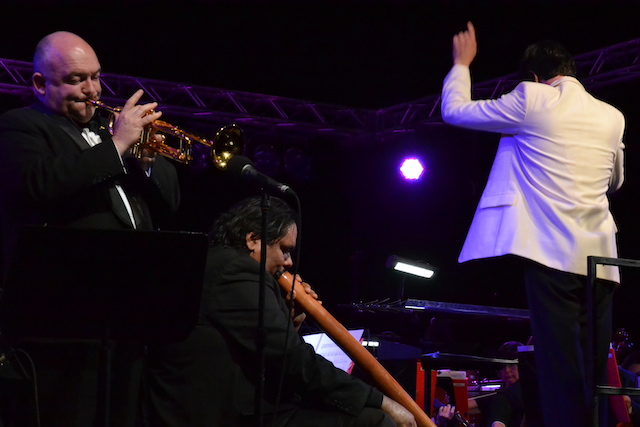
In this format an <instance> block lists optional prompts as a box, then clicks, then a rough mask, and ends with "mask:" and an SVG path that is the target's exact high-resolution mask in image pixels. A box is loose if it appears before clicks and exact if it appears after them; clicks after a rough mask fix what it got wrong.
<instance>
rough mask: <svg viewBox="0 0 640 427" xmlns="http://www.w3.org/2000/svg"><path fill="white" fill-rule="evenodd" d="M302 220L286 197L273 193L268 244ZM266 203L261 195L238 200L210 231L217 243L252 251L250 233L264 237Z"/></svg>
mask: <svg viewBox="0 0 640 427" xmlns="http://www.w3.org/2000/svg"><path fill="white" fill-rule="evenodd" d="M297 222H298V214H297V213H296V212H295V211H294V210H293V209H291V208H290V207H289V205H287V203H286V202H284V201H283V200H282V199H279V198H277V197H271V198H270V199H269V209H268V210H267V237H266V239H267V244H268V245H272V244H274V243H276V242H277V241H278V240H280V239H282V238H283V237H284V236H285V235H286V234H287V232H288V231H289V228H290V227H291V226H292V225H293V224H296V223H297ZM261 228H262V206H261V198H260V197H250V198H247V199H244V200H241V201H240V202H238V203H236V204H235V205H233V206H232V207H231V209H229V210H228V211H227V212H225V213H223V214H222V215H220V216H219V217H218V219H217V220H216V221H215V223H214V225H213V230H212V231H211V233H210V237H211V241H212V243H213V244H214V245H217V246H230V247H233V248H236V249H240V250H243V251H245V252H248V251H249V249H248V248H247V244H246V236H247V234H248V233H253V234H255V236H256V238H258V239H262V236H261Z"/></svg>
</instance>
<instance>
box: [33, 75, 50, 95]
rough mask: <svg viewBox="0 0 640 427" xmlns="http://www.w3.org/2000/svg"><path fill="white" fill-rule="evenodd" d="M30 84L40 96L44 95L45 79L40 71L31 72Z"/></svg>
mask: <svg viewBox="0 0 640 427" xmlns="http://www.w3.org/2000/svg"><path fill="white" fill-rule="evenodd" d="M31 84H32V86H33V89H34V90H35V91H36V92H37V93H38V94H39V95H41V96H44V95H45V92H46V89H45V79H44V76H43V75H42V73H33V76H31Z"/></svg>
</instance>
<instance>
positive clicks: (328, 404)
mask: <svg viewBox="0 0 640 427" xmlns="http://www.w3.org/2000/svg"><path fill="white" fill-rule="evenodd" d="M259 277H260V269H259V263H258V262H256V261H255V260H254V259H252V258H251V257H249V256H248V255H247V254H244V253H241V252H239V251H237V250H235V249H231V248H224V247H216V248H212V249H211V250H210V252H209V256H208V259H207V267H206V271H205V279H204V287H203V292H202V302H201V309H200V321H199V324H198V326H197V327H196V328H195V330H194V331H193V332H192V334H191V335H190V337H189V338H188V339H186V340H185V341H184V342H181V343H176V344H169V345H163V346H150V347H149V356H150V357H149V367H150V372H151V377H150V379H149V384H150V385H151V387H150V396H149V397H150V402H151V405H152V408H151V411H150V415H151V419H150V420H151V424H152V425H154V426H172V427H176V426H185V427H186V426H189V427H196V426H202V427H205V426H231V425H233V426H244V425H250V426H251V425H255V421H254V420H253V418H252V414H254V409H255V402H254V398H255V394H256V387H257V386H258V384H259V382H258V368H259V366H260V365H259V359H258V353H257V347H256V328H257V325H258V312H259V311H258V290H259ZM264 327H265V332H266V334H265V392H264V400H263V410H264V412H265V414H273V411H276V410H278V411H287V410H290V409H292V408H295V407H311V408H316V409H319V410H325V411H328V412H339V413H346V414H352V415H354V416H356V415H358V414H360V412H361V411H362V409H363V408H364V407H365V406H373V407H379V406H380V402H381V401H382V394H381V393H380V392H379V391H378V390H376V389H373V388H372V387H371V386H369V385H367V384H365V383H363V382H362V381H360V380H358V379H357V378H355V377H352V376H350V375H349V374H347V373H346V372H344V371H342V370H340V369H338V368H336V367H334V366H333V364H332V363H331V362H329V361H328V360H326V359H325V358H323V357H322V356H319V355H317V354H316V353H315V351H314V349H313V347H312V346H310V345H309V344H306V343H305V342H304V341H303V340H302V339H301V337H300V336H299V335H298V333H297V332H296V331H295V329H294V326H293V324H292V321H291V318H290V315H289V310H288V308H287V306H286V304H285V302H284V299H283V298H282V296H281V291H280V287H279V286H278V284H277V283H276V281H275V280H274V279H273V277H271V276H268V277H267V284H266V289H265V312H264ZM285 343H286V355H285ZM283 366H285V370H284V376H283V380H284V384H283V386H282V390H281V398H280V402H279V403H278V402H277V395H278V386H279V383H280V378H281V377H280V375H281V372H282V368H283ZM276 405H277V406H276ZM265 420H271V418H270V415H266V418H265Z"/></svg>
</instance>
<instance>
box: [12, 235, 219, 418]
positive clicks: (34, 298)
mask: <svg viewBox="0 0 640 427" xmlns="http://www.w3.org/2000/svg"><path fill="white" fill-rule="evenodd" d="M207 247H208V238H207V237H206V235H204V234H201V233H181V232H143V231H126V230H122V231H113V230H81V229H70V228H53V227H27V228H25V229H23V230H22V233H21V235H20V238H19V240H18V244H17V248H16V252H15V257H14V258H13V261H12V264H11V267H10V269H9V273H8V276H7V280H6V283H5V286H4V292H3V294H2V298H1V299H0V327H1V328H2V335H3V337H5V339H8V340H9V341H10V342H18V343H19V342H20V341H30V340H39V339H46V340H49V341H50V340H54V342H55V340H60V342H63V341H64V340H90V341H91V342H95V343H96V344H99V345H100V353H101V358H100V360H101V362H100V367H99V369H100V372H99V379H98V388H99V390H97V393H98V397H99V400H98V407H99V410H100V416H101V418H103V419H104V425H105V426H108V425H109V406H110V403H109V381H107V378H109V375H110V365H109V356H110V343H111V342H112V341H117V340H122V341H137V342H144V343H151V342H169V341H178V340H182V339H184V338H186V337H187V336H188V334H189V332H190V331H191V330H192V329H193V328H194V327H195V325H196V322H197V319H198V312H199V305H200V298H201V291H202V283H203V276H204V266H205V261H206V253H207ZM102 415H104V417H102Z"/></svg>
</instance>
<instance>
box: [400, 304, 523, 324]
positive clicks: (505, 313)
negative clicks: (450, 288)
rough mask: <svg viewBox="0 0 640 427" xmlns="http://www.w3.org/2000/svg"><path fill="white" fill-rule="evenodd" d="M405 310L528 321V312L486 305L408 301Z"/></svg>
mask: <svg viewBox="0 0 640 427" xmlns="http://www.w3.org/2000/svg"><path fill="white" fill-rule="evenodd" d="M404 309H405V310H425V311H431V312H438V313H449V314H472V315H480V316H488V317H502V318H509V319H523V320H528V319H529V310H524V309H520V308H508V307H491V306H486V305H473V304H458V303H451V302H440V301H427V300H419V299H408V300H406V301H405V303H404Z"/></svg>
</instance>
